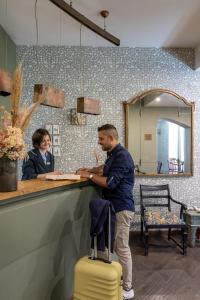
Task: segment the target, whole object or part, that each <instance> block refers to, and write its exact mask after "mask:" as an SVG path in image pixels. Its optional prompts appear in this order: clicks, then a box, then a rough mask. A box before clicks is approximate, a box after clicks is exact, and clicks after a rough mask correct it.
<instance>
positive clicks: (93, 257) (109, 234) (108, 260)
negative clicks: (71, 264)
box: [89, 206, 112, 264]
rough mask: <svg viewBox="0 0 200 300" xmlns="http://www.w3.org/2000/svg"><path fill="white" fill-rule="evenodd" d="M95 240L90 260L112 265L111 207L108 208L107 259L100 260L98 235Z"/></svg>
mask: <svg viewBox="0 0 200 300" xmlns="http://www.w3.org/2000/svg"><path fill="white" fill-rule="evenodd" d="M93 239H94V250H93V251H92V254H91V256H90V257H89V258H90V259H93V260H101V261H103V262H105V263H109V264H111V263H112V257H111V213H110V206H109V207H108V257H107V259H103V258H98V253H97V235H95V236H94V237H93Z"/></svg>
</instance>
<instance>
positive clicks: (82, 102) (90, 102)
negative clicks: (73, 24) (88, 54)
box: [77, 24, 101, 115]
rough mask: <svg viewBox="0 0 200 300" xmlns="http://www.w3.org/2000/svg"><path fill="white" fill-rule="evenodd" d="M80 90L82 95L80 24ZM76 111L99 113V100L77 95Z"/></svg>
mask: <svg viewBox="0 0 200 300" xmlns="http://www.w3.org/2000/svg"><path fill="white" fill-rule="evenodd" d="M80 91H81V94H82V95H84V57H83V49H82V24H81V25H80ZM77 112H78V113H82V114H91V115H100V114H101V104H100V101H99V100H97V99H92V98H88V97H85V96H81V97H78V98H77Z"/></svg>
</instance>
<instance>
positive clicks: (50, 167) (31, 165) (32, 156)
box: [22, 149, 54, 180]
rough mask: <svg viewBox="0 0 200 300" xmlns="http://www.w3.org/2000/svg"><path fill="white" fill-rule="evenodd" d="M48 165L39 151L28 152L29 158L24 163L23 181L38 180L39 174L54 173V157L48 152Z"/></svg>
mask: <svg viewBox="0 0 200 300" xmlns="http://www.w3.org/2000/svg"><path fill="white" fill-rule="evenodd" d="M45 155H46V163H45V161H44V159H43V158H42V155H41V153H40V151H39V150H38V149H32V150H31V151H29V152H28V156H29V158H28V159H27V160H24V161H23V165H22V180H28V179H34V178H37V175H38V174H44V173H49V172H53V171H54V156H53V154H51V153H50V152H46V154H45Z"/></svg>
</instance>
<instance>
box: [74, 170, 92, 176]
mask: <svg viewBox="0 0 200 300" xmlns="http://www.w3.org/2000/svg"><path fill="white" fill-rule="evenodd" d="M79 171H86V172H90V169H89V168H80V169H78V170H76V174H78V172H79ZM79 175H80V174H79Z"/></svg>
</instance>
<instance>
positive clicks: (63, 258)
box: [0, 186, 98, 300]
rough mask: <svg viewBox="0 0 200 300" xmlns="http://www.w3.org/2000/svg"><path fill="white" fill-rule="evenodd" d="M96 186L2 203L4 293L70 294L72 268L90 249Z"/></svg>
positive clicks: (7, 296) (55, 298)
mask: <svg viewBox="0 0 200 300" xmlns="http://www.w3.org/2000/svg"><path fill="white" fill-rule="evenodd" d="M97 196H98V190H96V189H95V188H94V187H93V186H86V187H81V188H79V187H76V188H73V189H70V190H66V191H58V192H56V191H55V192H53V193H50V194H48V193H47V195H46V196H38V197H37V198H32V199H31V198H30V199H27V200H25V201H23V202H18V203H13V204H11V205H9V206H4V207H0V240H1V256H0V299H1V300H11V299H12V300H13V299H15V300H27V299H29V300H67V299H69V298H70V297H71V295H72V286H73V276H74V275H73V269H74V264H75V262H76V261H77V260H78V258H79V257H81V256H84V255H86V254H88V253H89V248H90V237H89V230H90V217H89V202H90V200H91V199H93V198H96V197H97Z"/></svg>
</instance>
